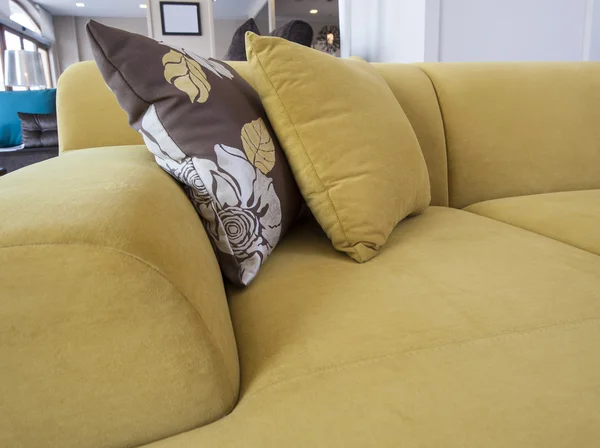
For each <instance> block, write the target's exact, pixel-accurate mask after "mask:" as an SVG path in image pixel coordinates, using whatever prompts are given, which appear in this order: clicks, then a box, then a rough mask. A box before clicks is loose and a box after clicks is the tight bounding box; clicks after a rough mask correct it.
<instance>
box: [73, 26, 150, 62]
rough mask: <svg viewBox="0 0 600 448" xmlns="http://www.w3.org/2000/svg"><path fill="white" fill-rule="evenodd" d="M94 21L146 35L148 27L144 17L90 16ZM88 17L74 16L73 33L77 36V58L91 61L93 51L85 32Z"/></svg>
mask: <svg viewBox="0 0 600 448" xmlns="http://www.w3.org/2000/svg"><path fill="white" fill-rule="evenodd" d="M92 18H93V19H94V20H95V21H97V22H100V23H102V24H103V25H107V26H112V27H114V28H120V29H122V30H125V31H129V32H131V33H137V34H141V35H142V36H147V35H148V28H147V27H146V19H142V18H139V19H138V18H133V17H123V18H120V17H92ZM89 20H90V18H89V17H76V18H75V33H76V38H77V46H78V47H79V60H80V61H92V60H93V59H94V53H92V46H91V45H90V41H89V39H88V36H87V32H86V29H85V27H86V25H87V23H88V22H89Z"/></svg>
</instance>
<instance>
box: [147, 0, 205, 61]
mask: <svg viewBox="0 0 600 448" xmlns="http://www.w3.org/2000/svg"><path fill="white" fill-rule="evenodd" d="M179 1H184V2H188V3H198V2H200V17H201V21H202V22H201V27H202V36H164V35H163V34H162V24H161V20H160V5H159V3H160V0H149V1H148V3H149V5H150V7H149V8H148V22H149V23H148V30H149V33H150V37H152V38H154V39H156V40H158V41H161V42H165V43H167V44H171V45H175V46H177V47H183V48H186V49H188V50H190V51H192V52H194V53H196V54H198V55H200V56H204V57H213V56H214V55H215V52H216V50H215V31H214V23H213V9H212V8H213V5H212V2H213V0H179Z"/></svg>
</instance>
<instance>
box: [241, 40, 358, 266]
mask: <svg viewBox="0 0 600 448" xmlns="http://www.w3.org/2000/svg"><path fill="white" fill-rule="evenodd" d="M250 48H251V49H252V52H253V53H254V56H255V57H256V61H257V62H258V64H259V65H260V68H261V69H262V71H263V73H264V74H265V76H266V78H267V80H268V81H269V84H270V85H271V87H272V88H273V91H274V92H275V94H276V95H277V98H278V99H279V102H280V103H281V106H282V107H283V110H284V112H285V114H286V115H287V117H288V120H289V122H290V123H291V125H292V129H293V130H294V133H295V134H296V137H297V138H298V141H299V142H300V146H301V147H302V150H303V151H304V155H305V156H306V158H307V159H308V162H309V163H310V166H311V168H312V170H313V172H314V173H315V176H316V178H317V179H318V180H319V182H320V183H321V186H322V187H323V189H324V190H325V193H326V194H327V199H328V200H329V203H330V205H331V208H332V209H333V212H334V213H335V217H336V218H337V221H338V224H339V226H340V230H341V231H342V234H343V235H344V239H345V240H346V243H348V245H349V246H350V247H352V248H354V249H355V245H352V243H351V242H350V240H349V238H348V236H347V235H346V231H345V230H344V225H343V224H342V220H341V219H340V215H339V214H338V211H337V209H336V208H335V204H334V203H333V199H331V196H330V194H329V189H328V188H327V187H326V186H325V184H324V183H323V181H322V180H321V176H319V173H318V172H317V169H316V168H315V165H314V163H313V161H312V159H311V158H310V156H309V155H308V151H307V150H306V147H305V146H304V142H303V141H302V139H301V138H300V134H299V133H298V130H297V129H296V125H295V123H294V122H293V121H292V119H291V117H290V114H289V112H288V110H287V107H286V106H285V104H284V102H283V100H282V99H281V96H280V95H279V92H278V91H277V89H276V88H275V86H274V85H273V81H271V78H270V76H269V75H268V74H267V71H266V70H265V66H264V65H263V63H262V61H261V60H260V57H259V56H258V53H257V52H256V50H255V49H254V44H252V43H250ZM357 244H358V243H357ZM355 252H356V254H357V255H359V254H358V251H356V249H355ZM359 256H360V255H359ZM360 258H361V259H362V257H360Z"/></svg>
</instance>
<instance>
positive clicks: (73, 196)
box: [0, 146, 239, 447]
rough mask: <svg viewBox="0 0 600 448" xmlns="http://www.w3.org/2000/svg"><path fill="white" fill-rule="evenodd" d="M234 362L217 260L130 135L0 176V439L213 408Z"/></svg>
mask: <svg viewBox="0 0 600 448" xmlns="http://www.w3.org/2000/svg"><path fill="white" fill-rule="evenodd" d="M238 388H239V365H238V358H237V349H236V344H235V339H234V334H233V328H232V324H231V319H230V315H229V310H228V306H227V300H226V295H225V291H224V286H223V282H222V277H221V274H220V271H219V267H218V264H217V261H216V259H215V256H214V253H213V250H212V248H211V245H210V242H209V240H208V237H207V235H206V233H205V231H204V229H203V226H202V224H201V222H200V220H199V219H198V216H197V215H196V213H195V211H194V208H193V207H192V205H191V204H190V203H189V201H188V200H187V198H186V196H185V194H184V193H183V191H182V190H181V188H180V187H179V186H178V185H177V184H176V183H175V182H174V181H173V180H172V179H171V178H170V177H169V176H168V175H167V174H166V173H164V172H163V171H162V170H161V169H160V168H158V166H157V165H156V164H155V163H154V161H153V160H152V156H151V154H150V153H149V152H148V151H147V149H145V148H144V147H143V146H122V147H117V148H96V149H87V150H81V151H73V152H70V153H66V154H65V155H62V156H60V157H58V158H57V159H53V160H50V161H47V162H44V163H40V164H37V165H33V166H30V167H28V168H25V169H22V170H19V171H17V172H15V173H12V174H8V175H6V176H3V177H2V178H0V397H2V398H1V405H0V446H31V447H34V446H35V447H42V446H63V447H66V446H77V447H87V446H90V447H97V446H134V445H140V444H144V443H147V442H151V441H153V440H157V439H162V438H164V437H168V436H170V435H174V434H177V433H180V432H182V431H186V430H189V429H192V428H195V427H199V426H202V425H205V424H207V423H210V422H212V421H214V420H217V419H219V418H221V417H222V416H224V415H225V414H227V413H228V412H229V411H230V410H231V409H232V408H233V406H234V404H235V402H236V399H237V394H238Z"/></svg>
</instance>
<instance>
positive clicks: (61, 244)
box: [0, 243, 239, 409]
mask: <svg viewBox="0 0 600 448" xmlns="http://www.w3.org/2000/svg"><path fill="white" fill-rule="evenodd" d="M38 246H40V247H41V246H65V247H66V246H80V247H89V248H94V249H104V250H108V251H112V252H117V253H120V254H122V255H125V256H127V257H130V258H133V259H134V260H136V261H138V262H140V263H142V264H143V265H145V266H147V267H148V268H150V269H152V270H153V271H154V272H156V273H157V274H158V275H160V276H161V277H162V278H163V279H164V280H166V281H167V283H168V284H169V285H171V286H172V287H173V289H174V290H175V291H177V293H178V294H179V295H180V296H181V297H183V299H184V300H185V301H186V302H187V303H188V305H189V306H191V307H192V309H193V310H194V311H195V313H194V314H196V316H197V317H198V320H199V321H200V322H201V324H202V326H203V327H204V330H205V331H206V334H207V335H208V337H209V339H210V345H211V346H212V347H213V350H214V351H216V352H217V353H218V354H219V361H220V363H221V367H222V368H223V371H227V368H226V363H225V358H224V355H223V352H222V351H221V350H220V349H219V348H218V347H217V344H216V342H215V338H214V336H213V334H212V333H211V332H210V330H209V329H208V326H207V325H206V322H205V321H204V318H203V317H202V316H201V314H200V313H199V312H198V310H197V308H196V307H195V306H194V304H193V303H192V302H191V300H190V299H188V297H187V296H186V295H185V294H184V293H183V292H182V291H181V290H180V289H179V288H178V287H177V286H176V285H175V284H174V283H173V282H172V281H171V280H170V279H169V278H168V277H167V276H166V275H165V274H164V273H163V272H162V271H161V270H160V269H158V268H157V267H156V266H154V265H152V264H150V263H148V262H147V261H145V260H144V259H142V258H140V257H138V256H137V255H134V254H132V253H129V252H127V251H124V250H121V249H117V248H114V247H108V246H101V245H98V244H85V243H27V244H13V245H5V246H0V250H1V249H13V248H19V247H38ZM224 295H225V297H227V295H226V294H224ZM236 351H237V345H236ZM225 379H226V381H227V383H228V385H229V387H230V390H231V392H232V394H233V397H234V401H237V397H238V395H239V390H238V392H237V393H236V392H235V391H236V388H235V387H234V385H233V384H231V382H230V381H229V378H228V375H225ZM238 389H239V388H238ZM222 401H223V400H222ZM223 404H224V405H225V404H226V403H224V402H223ZM224 407H226V408H227V409H230V408H231V406H230V405H227V406H224Z"/></svg>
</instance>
